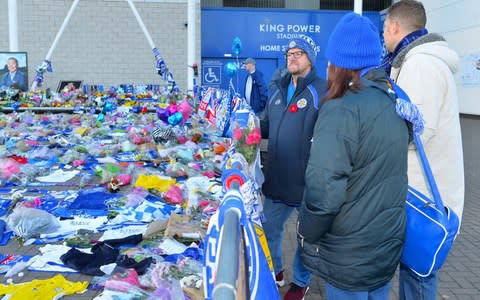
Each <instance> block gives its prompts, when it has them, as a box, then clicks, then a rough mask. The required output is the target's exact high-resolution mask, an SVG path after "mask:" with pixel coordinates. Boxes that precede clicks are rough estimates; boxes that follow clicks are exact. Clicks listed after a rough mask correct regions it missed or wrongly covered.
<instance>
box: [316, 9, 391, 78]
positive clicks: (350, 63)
mask: <svg viewBox="0 0 480 300" xmlns="http://www.w3.org/2000/svg"><path fill="white" fill-rule="evenodd" d="M381 55H382V46H381V43H380V34H379V33H378V29H377V27H375V25H373V23H372V22H371V21H370V20H369V19H368V18H366V17H362V16H361V15H359V14H356V13H353V12H350V13H348V14H346V15H345V16H343V17H342V18H341V19H340V21H339V22H338V23H337V25H336V26H335V29H334V30H333V32H332V34H330V37H329V39H328V44H327V49H326V51H325V56H326V57H327V59H328V60H329V61H330V62H331V63H332V64H334V65H335V66H337V67H341V68H344V69H350V70H360V69H363V68H367V67H373V66H377V65H379V63H380V57H381Z"/></svg>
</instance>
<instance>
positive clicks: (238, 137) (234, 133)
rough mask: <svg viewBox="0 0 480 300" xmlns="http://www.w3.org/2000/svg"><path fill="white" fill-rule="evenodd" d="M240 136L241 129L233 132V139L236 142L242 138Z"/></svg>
mask: <svg viewBox="0 0 480 300" xmlns="http://www.w3.org/2000/svg"><path fill="white" fill-rule="evenodd" d="M242 134H243V132H242V129H240V128H235V129H234V130H233V139H234V140H236V141H238V140H240V139H241V138H242Z"/></svg>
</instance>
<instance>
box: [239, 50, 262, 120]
mask: <svg viewBox="0 0 480 300" xmlns="http://www.w3.org/2000/svg"><path fill="white" fill-rule="evenodd" d="M243 63H244V64H245V69H246V70H247V72H248V74H247V78H246V80H245V88H244V92H245V99H246V100H247V103H248V104H250V106H251V107H252V109H253V111H254V112H255V114H256V115H257V116H259V115H260V114H261V113H262V112H263V110H264V109H265V104H266V103H267V87H266V85H265V81H264V80H263V74H262V72H260V71H259V70H257V69H256V62H255V60H254V59H253V58H250V57H249V58H247V59H246V60H245V61H244V62H243Z"/></svg>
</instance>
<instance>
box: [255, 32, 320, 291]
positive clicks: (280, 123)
mask: <svg viewBox="0 0 480 300" xmlns="http://www.w3.org/2000/svg"><path fill="white" fill-rule="evenodd" d="M317 52H318V47H317V46H316V44H315V42H314V41H313V40H312V39H311V38H309V37H307V36H303V35H302V36H300V37H299V38H295V39H293V40H291V41H289V43H288V45H287V50H286V53H285V58H286V60H287V69H288V73H287V74H285V75H284V76H282V77H281V78H280V79H278V80H276V81H275V82H274V84H272V92H271V95H270V97H269V99H268V102H267V106H266V108H265V113H264V116H263V118H262V120H261V122H260V123H261V129H262V137H263V138H268V158H267V166H268V168H267V170H266V174H265V183H264V184H263V193H264V194H265V201H264V207H263V213H264V217H265V222H264V223H263V228H264V230H265V235H266V237H267V242H268V247H269V250H270V254H271V256H272V262H273V268H274V271H275V275H276V281H277V285H278V286H280V287H281V286H283V285H284V284H285V280H284V276H283V265H282V235H283V229H284V226H285V223H286V222H287V220H288V218H289V217H290V215H291V214H292V212H293V211H294V210H295V209H297V210H298V209H299V207H300V205H301V202H302V198H303V190H304V187H305V176H304V175H305V168H306V166H307V162H308V158H309V156H310V146H311V139H312V135H313V128H314V125H315V122H316V121H317V115H318V109H319V107H320V100H321V99H322V97H323V95H324V93H325V91H326V82H325V81H324V80H321V79H320V78H319V77H318V76H317V74H316V72H315V67H314V64H315V59H316V55H317ZM310 279H311V273H310V271H308V270H307V269H306V268H305V267H304V266H303V265H302V263H301V261H300V253H299V251H298V249H297V251H296V253H295V257H294V261H293V270H292V283H291V284H290V289H289V290H288V291H287V293H286V294H285V298H284V299H286V300H294V299H303V298H304V296H305V293H306V292H307V290H308V285H309V284H310Z"/></svg>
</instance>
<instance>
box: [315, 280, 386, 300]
mask: <svg viewBox="0 0 480 300" xmlns="http://www.w3.org/2000/svg"><path fill="white" fill-rule="evenodd" d="M391 288H392V283H391V282H390V281H389V282H388V283H387V284H385V285H384V286H381V287H379V288H378V289H375V290H371V291H357V292H352V291H347V290H342V289H339V288H336V287H334V286H333V285H331V284H329V283H328V282H325V293H326V296H327V297H326V298H327V300H344V299H348V300H388V296H390V289H391Z"/></svg>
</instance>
